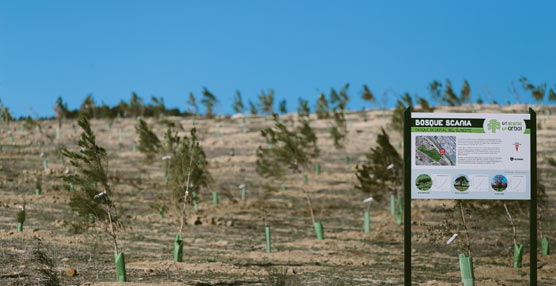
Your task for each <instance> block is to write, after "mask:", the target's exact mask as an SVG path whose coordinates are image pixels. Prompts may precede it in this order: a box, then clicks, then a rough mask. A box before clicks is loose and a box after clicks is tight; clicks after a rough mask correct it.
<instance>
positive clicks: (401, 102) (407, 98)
mask: <svg viewBox="0 0 556 286" xmlns="http://www.w3.org/2000/svg"><path fill="white" fill-rule="evenodd" d="M417 102H418V103H419V107H417V106H415V105H414V104H413V98H412V97H411V95H409V93H407V92H406V93H405V94H404V95H403V96H402V97H401V98H400V99H398V100H397V101H396V107H395V108H394V112H393V113H392V121H391V122H390V126H391V127H392V129H394V130H395V131H398V132H400V133H401V132H402V131H403V111H404V110H405V109H406V108H408V107H409V108H411V110H412V111H413V112H432V111H433V110H434V108H432V107H431V106H430V105H429V102H428V101H427V100H426V99H424V98H422V97H419V96H418V97H417Z"/></svg>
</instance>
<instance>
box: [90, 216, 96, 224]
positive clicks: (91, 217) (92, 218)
mask: <svg viewBox="0 0 556 286" xmlns="http://www.w3.org/2000/svg"><path fill="white" fill-rule="evenodd" d="M94 223H95V216H94V215H93V214H89V224H94Z"/></svg>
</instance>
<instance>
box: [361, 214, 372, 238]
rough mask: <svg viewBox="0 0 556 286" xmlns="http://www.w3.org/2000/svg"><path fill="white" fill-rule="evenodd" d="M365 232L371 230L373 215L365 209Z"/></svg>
mask: <svg viewBox="0 0 556 286" xmlns="http://www.w3.org/2000/svg"><path fill="white" fill-rule="evenodd" d="M363 229H364V231H365V233H369V232H371V217H370V215H369V211H365V224H364V225H363Z"/></svg>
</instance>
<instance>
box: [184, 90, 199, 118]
mask: <svg viewBox="0 0 556 286" xmlns="http://www.w3.org/2000/svg"><path fill="white" fill-rule="evenodd" d="M187 109H188V110H189V111H190V112H191V113H193V114H195V115H196V114H197V112H198V111H199V107H198V106H197V100H196V99H195V95H194V94H193V92H190V93H189V98H188V100H187Z"/></svg>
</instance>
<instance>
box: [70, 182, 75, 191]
mask: <svg viewBox="0 0 556 286" xmlns="http://www.w3.org/2000/svg"><path fill="white" fill-rule="evenodd" d="M70 191H72V192H73V191H75V187H74V186H73V183H72V182H70Z"/></svg>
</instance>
